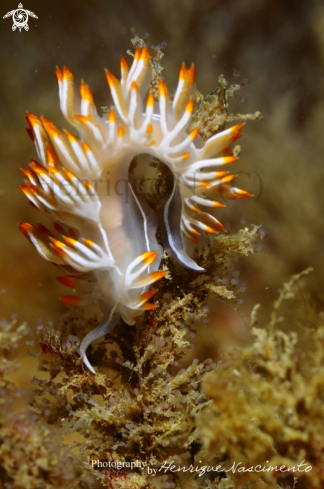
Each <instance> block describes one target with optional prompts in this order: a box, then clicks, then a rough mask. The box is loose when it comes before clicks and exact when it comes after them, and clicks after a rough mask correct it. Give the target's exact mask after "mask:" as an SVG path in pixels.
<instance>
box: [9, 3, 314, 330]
mask: <svg viewBox="0 0 324 489" xmlns="http://www.w3.org/2000/svg"><path fill="white" fill-rule="evenodd" d="M22 3H23V6H24V8H25V9H28V10H31V11H32V12H34V13H35V14H36V15H37V16H38V19H33V18H31V17H30V18H29V31H28V32H26V31H24V30H22V32H21V33H19V31H18V30H16V31H15V32H13V31H12V29H11V26H12V19H11V18H7V19H2V16H3V15H5V14H6V12H8V11H10V10H13V9H16V8H17V5H18V0H2V1H1V4H0V5H1V12H0V14H1V19H0V60H1V64H0V84H1V103H0V151H1V158H0V164H1V172H0V206H1V223H0V233H1V240H0V260H1V262H0V289H1V288H3V289H5V290H6V293H5V294H4V295H3V296H2V297H1V303H2V304H3V306H4V307H5V308H6V309H7V310H9V311H14V312H16V313H18V315H19V316H20V317H21V318H23V319H26V320H28V321H29V322H30V324H31V325H33V324H35V322H36V321H37V318H38V317H43V318H45V319H46V320H54V321H55V322H56V321H57V320H58V318H59V317H60V315H61V314H62V313H63V312H64V311H65V310H66V307H65V306H64V304H62V303H61V302H60V301H59V300H58V297H59V296H60V295H64V294H66V293H69V292H67V290H66V289H65V288H64V287H63V286H62V285H60V284H58V283H57V282H56V281H55V278H54V277H55V276H56V275H57V271H56V270H55V269H54V267H52V266H51V265H50V264H48V263H46V262H45V261H43V260H42V259H41V258H40V257H39V256H38V255H37V253H36V252H35V250H34V249H33V247H32V246H31V245H30V244H29V243H28V241H27V240H26V239H25V238H24V237H23V236H22V235H21V233H19V231H18V229H17V223H18V222H19V221H28V222H32V223H36V222H37V221H38V220H39V215H38V214H37V212H36V211H35V210H33V209H32V208H31V207H30V206H29V205H28V204H27V200H26V198H25V197H24V196H23V195H22V194H21V192H20V191H19V189H18V187H17V186H18V184H19V183H22V181H23V175H22V174H21V173H20V171H19V168H20V167H23V166H27V164H28V160H29V159H30V158H35V157H36V152H35V150H34V147H33V144H32V143H31V141H30V139H29V138H28V136H27V134H26V132H25V127H26V122H25V111H26V110H29V111H31V112H33V113H35V114H37V115H41V114H44V115H46V116H47V117H49V118H50V119H51V120H53V121H54V122H55V123H56V124H57V125H58V126H59V127H62V126H63V127H64V126H65V127H66V125H67V123H66V122H65V121H64V120H63V118H62V116H61V115H60V112H59V104H58V96H57V86H56V82H55V77H54V72H55V66H56V65H59V66H62V65H63V64H66V65H67V66H68V67H69V68H70V70H71V71H72V72H73V73H74V76H75V79H76V80H77V81H78V82H79V81H80V80H81V79H84V80H86V82H87V83H88V84H89V85H90V88H91V90H92V93H93V95H94V98H95V101H96V104H97V107H101V106H105V105H109V103H110V98H109V90H108V87H107V83H106V80H105V76H104V68H109V70H111V71H112V72H113V73H115V74H116V75H118V74H119V57H120V55H122V54H123V55H126V54H125V53H126V50H127V49H129V48H131V43H130V38H131V37H132V34H131V33H130V28H131V27H135V29H136V32H137V33H138V34H139V35H140V36H142V35H143V34H144V33H145V32H149V33H150V38H149V45H151V44H154V45H156V44H158V43H161V42H163V41H166V42H167V44H168V46H167V49H166V51H165V53H166V56H165V58H164V66H165V77H166V81H167V84H168V86H169V88H170V89H174V88H175V86H176V81H177V77H178V73H179V68H180V64H181V62H182V61H186V62H187V64H189V63H191V62H192V61H193V62H194V63H195V64H196V68H197V74H198V89H199V90H200V91H201V92H202V93H204V94H207V93H209V92H211V91H212V90H213V89H214V88H215V87H216V85H217V79H218V76H219V75H220V74H224V76H225V77H226V78H227V79H228V81H229V82H230V83H232V82H233V70H234V69H236V70H239V71H240V72H241V73H242V74H241V76H240V79H243V78H248V80H249V83H248V84H247V86H246V87H244V89H242V93H241V95H242V96H243V97H244V98H247V99H248V102H247V103H246V104H242V103H240V102H239V101H237V100H235V99H233V100H231V101H230V112H233V113H237V112H254V111H256V110H260V111H261V112H262V114H263V119H262V120H261V121H258V122H249V123H248V124H247V125H246V127H245V129H244V136H243V138H242V139H241V141H240V144H241V145H242V155H241V159H240V161H239V163H238V164H237V167H236V170H237V171H244V172H251V179H250V180H249V179H248V177H247V176H246V175H245V176H242V177H241V183H240V185H241V187H242V188H245V189H248V190H252V191H254V192H256V193H257V191H258V181H257V179H256V176H255V175H256V173H258V174H259V175H260V177H261V178H262V182H263V194H262V196H261V198H260V199H259V200H258V201H257V202H256V203H255V202H254V200H255V199H251V200H249V201H245V202H236V203H235V205H234V206H232V207H231V208H230V212H229V213H228V212H227V214H226V211H223V210H221V211H220V213H221V212H222V213H223V212H224V214H222V215H219V218H220V220H221V221H222V222H224V219H225V224H227V227H229V228H230V230H232V231H235V230H237V229H239V228H240V226H241V220H242V218H243V219H244V218H245V219H246V221H247V224H251V223H256V224H262V226H263V229H264V230H265V231H266V233H267V235H266V238H265V240H264V248H263V251H262V252H261V253H258V254H256V255H253V256H251V257H250V258H248V259H242V260H240V261H239V262H237V263H236V264H235V269H237V270H239V271H240V273H241V275H240V276H241V279H242V281H243V282H244V283H246V285H247V290H246V292H245V293H244V295H243V296H242V298H243V299H244V301H245V303H244V304H243V305H242V306H239V307H238V311H235V308H234V306H233V305H224V304H223V303H221V302H220V303H219V304H218V303H216V306H217V307H214V308H213V318H212V321H211V323H210V324H209V326H208V328H211V327H213V324H215V325H216V326H215V327H217V325H218V327H221V329H222V330H226V331H228V337H231V338H232V339H233V338H234V339H235V338H237V339H240V337H242V336H243V335H244V333H242V325H243V326H244V321H246V318H247V316H248V315H249V313H250V311H251V308H252V307H253V305H254V304H255V303H257V302H260V303H261V304H262V306H263V310H264V311H267V310H268V309H269V308H270V306H271V304H272V302H273V299H274V298H275V297H276V294H277V289H278V288H279V287H280V286H281V284H282V282H283V281H286V280H288V278H289V277H290V275H291V274H293V273H297V272H300V271H302V270H303V269H304V268H306V267H308V266H310V265H312V266H313V267H314V268H315V271H314V273H313V274H312V276H311V278H309V279H308V290H309V291H310V293H311V294H312V297H313V298H314V299H315V300H316V302H317V303H318V304H319V305H321V304H322V302H323V300H324V293H323V291H322V289H321V286H322V283H323V274H324V273H323V252H324V226H323V209H324V190H323V183H324V179H323V174H324V172H323V159H324V151H323V150H324V101H323V88H324V82H323V80H324V79H323V68H324V66H323V65H324V5H323V2H322V1H319V0H318V1H316V0H314V1H306V0H296V1H285V0H226V1H221V0H163V1H162V0H133V1H127V0H119V1H116V0H115V1H111V0H96V1H91V2H90V1H82V0H81V1H72V0H65V1H55V2H54V1H48V0H44V1H36V0H24V1H23V2H22ZM244 178H245V179H244ZM240 185H238V186H240ZM223 215H224V216H226V217H223ZM218 306H219V307H218ZM243 329H244V328H243Z"/></svg>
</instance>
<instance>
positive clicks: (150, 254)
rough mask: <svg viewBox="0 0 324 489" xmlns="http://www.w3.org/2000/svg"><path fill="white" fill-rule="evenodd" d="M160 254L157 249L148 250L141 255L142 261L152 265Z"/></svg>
mask: <svg viewBox="0 0 324 489" xmlns="http://www.w3.org/2000/svg"><path fill="white" fill-rule="evenodd" d="M157 256H158V254H157V253H156V251H146V252H145V253H143V254H142V255H140V257H141V258H142V261H143V262H144V263H146V264H147V265H151V263H153V262H154V260H155V258H156V257H157Z"/></svg>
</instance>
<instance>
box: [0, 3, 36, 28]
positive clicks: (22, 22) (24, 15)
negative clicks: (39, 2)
mask: <svg viewBox="0 0 324 489" xmlns="http://www.w3.org/2000/svg"><path fill="white" fill-rule="evenodd" d="M11 15H12V20H13V25H12V30H13V31H15V30H16V29H17V27H18V29H19V32H21V29H22V28H24V29H25V31H28V30H29V25H28V16H29V15H30V16H31V17H34V18H35V19H38V17H37V15H35V14H34V12H31V11H30V10H25V9H23V4H22V3H20V4H19V5H18V8H17V10H11V12H7V13H6V15H4V16H3V17H2V18H3V19H6V18H7V17H10V16H11Z"/></svg>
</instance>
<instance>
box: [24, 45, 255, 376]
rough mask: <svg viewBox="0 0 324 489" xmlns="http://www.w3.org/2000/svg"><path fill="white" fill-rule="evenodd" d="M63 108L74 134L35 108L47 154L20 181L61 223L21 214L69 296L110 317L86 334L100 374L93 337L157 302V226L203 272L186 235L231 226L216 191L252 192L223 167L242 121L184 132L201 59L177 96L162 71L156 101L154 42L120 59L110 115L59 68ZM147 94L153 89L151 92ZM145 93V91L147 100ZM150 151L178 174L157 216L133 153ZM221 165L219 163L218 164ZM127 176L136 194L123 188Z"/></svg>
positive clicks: (33, 129) (33, 125) (37, 139)
mask: <svg viewBox="0 0 324 489" xmlns="http://www.w3.org/2000/svg"><path fill="white" fill-rule="evenodd" d="M56 77H57V82H58V90H59V99H60V106H61V110H62V112H63V114H64V116H65V118H66V119H67V121H68V122H69V123H70V124H71V125H72V126H73V127H74V129H75V130H76V131H77V132H78V134H79V137H76V136H75V135H74V134H73V133H72V132H70V131H68V130H63V131H61V130H59V129H58V128H57V127H56V126H55V124H54V123H53V122H51V121H50V120H49V119H47V118H45V117H40V118H38V117H37V116H35V115H33V114H31V113H27V121H28V124H29V128H28V129H27V131H28V133H29V135H30V137H31V139H32V140H33V141H34V143H35V146H36V150H37V153H38V157H39V160H40V163H38V162H36V161H34V160H32V161H31V162H30V168H29V169H24V170H23V173H24V175H25V176H26V177H27V178H26V181H25V184H24V185H21V187H20V188H21V190H22V191H23V192H24V194H25V195H26V196H27V197H28V199H29V201H30V203H31V204H32V206H33V207H35V208H36V209H38V210H40V211H41V212H42V213H43V214H44V215H45V216H47V217H49V218H50V219H51V220H52V221H53V227H54V228H55V230H56V234H53V233H52V232H51V231H50V230H49V229H47V228H46V227H45V226H43V225H40V224H39V225H37V226H33V225H31V224H28V223H21V224H20V230H21V231H22V232H23V233H24V235H25V236H26V237H27V238H28V239H29V240H30V241H31V242H32V244H33V245H34V246H35V248H36V250H37V251H38V253H39V254H40V255H41V256H42V257H43V258H44V259H45V260H48V261H49V262H51V263H53V264H55V265H56V266H58V267H59V268H60V269H61V270H63V272H64V273H65V274H66V275H64V276H60V277H58V280H59V282H61V283H62V284H64V285H66V286H68V287H71V288H73V289H77V290H79V291H80V292H81V295H80V296H64V297H62V300H63V301H64V302H66V303H67V304H71V305H86V304H89V303H91V302H95V301H97V302H98V304H99V305H100V308H101V310H102V312H103V319H102V320H101V322H100V324H99V325H98V326H97V328H95V329H94V330H93V331H91V332H90V333H88V334H87V335H86V336H85V338H84V339H83V341H82V343H81V346H80V352H81V356H82V358H83V361H84V363H85V365H86V366H87V367H88V368H89V369H90V370H91V372H93V373H95V371H94V369H93V368H92V366H91V365H90V363H89V361H88V359H87V356H86V349H87V347H88V346H89V345H90V344H91V343H92V342H93V341H94V340H96V339H97V338H100V337H102V336H104V335H106V334H107V333H108V332H109V331H110V330H111V329H112V328H113V327H114V326H115V325H116V323H117V322H118V320H119V318H120V317H121V318H122V319H123V320H124V321H125V322H126V323H127V324H129V325H133V324H135V318H136V317H137V316H138V315H139V314H141V313H142V312H143V311H145V310H149V309H153V308H155V307H156V306H155V304H153V303H150V302H149V300H150V298H151V297H152V296H153V295H154V293H155V291H154V290H148V289H149V286H150V285H151V284H153V283H154V282H155V281H157V280H159V279H161V278H162V277H164V276H165V272H164V271H161V270H159V266H160V262H161V258H162V252H163V249H162V247H161V246H160V245H159V243H158V242H157V239H156V231H157V227H158V225H159V226H160V228H161V231H162V235H163V239H164V242H163V245H164V248H166V249H167V250H168V251H169V252H170V253H172V254H173V256H174V257H175V258H176V259H177V260H178V261H179V262H180V264H182V265H184V266H185V267H189V268H191V269H193V270H196V271H203V269H202V268H201V267H200V266H198V265H197V263H196V262H195V261H194V260H193V259H192V258H191V257H190V256H189V254H188V252H187V245H188V241H187V240H191V241H193V242H195V243H197V242H198V236H199V235H200V233H201V232H206V233H216V232H217V231H218V230H224V227H223V225H222V224H221V223H220V222H219V221H218V220H217V219H216V218H215V217H214V216H213V215H211V214H210V213H209V212H207V211H206V210H202V209H201V207H203V208H206V207H207V208H218V207H223V206H224V205H223V204H222V203H220V202H219V201H217V200H215V199H216V198H217V196H219V195H220V194H222V195H223V196H226V197H227V198H231V199H242V198H245V197H249V196H250V195H251V194H250V193H249V192H246V191H243V190H240V189H237V188H235V187H233V186H232V185H229V183H230V182H231V181H232V180H233V179H234V178H235V175H233V174H231V173H230V172H228V171H226V170H224V169H223V167H224V166H226V165H228V164H230V163H232V162H234V161H235V160H236V159H237V158H236V157H235V156H232V155H228V153H229V148H230V145H231V143H232V142H233V141H235V140H236V139H237V138H239V137H240V136H241V131H242V127H243V124H238V125H236V126H234V127H231V128H229V129H227V130H224V131H222V132H220V133H218V134H216V135H214V136H212V137H211V138H210V139H208V140H207V141H205V142H203V141H202V139H201V138H200V136H199V134H198V129H193V130H191V131H190V132H188V130H187V128H188V126H189V124H190V121H191V117H192V114H193V110H194V94H195V80H196V75H195V68H194V66H193V65H192V66H191V67H190V68H189V69H187V68H186V66H185V64H183V65H182V67H181V70H180V77H179V82H178V86H177V89H176V91H175V95H174V97H173V99H172V100H170V97H169V94H168V89H167V86H166V84H165V82H164V81H163V80H160V83H159V101H158V102H155V100H154V97H153V94H152V92H150V91H148V88H149V85H150V80H151V64H150V54H149V51H148V49H147V47H143V48H137V49H136V52H135V55H134V60H133V63H132V65H131V66H129V64H128V63H127V61H126V60H125V59H124V58H121V79H120V81H119V80H118V79H117V78H116V77H115V76H114V75H113V74H111V73H110V72H109V71H106V77H107V81H108V84H109V87H110V91H111V94H112V98H113V102H114V104H115V106H114V108H111V110H110V111H109V113H108V116H104V117H100V116H99V115H98V113H97V110H96V106H95V104H94V101H93V97H92V94H91V92H90V89H89V87H88V86H87V85H86V84H85V83H84V82H81V88H80V95H81V97H80V98H81V100H77V97H76V96H75V94H74V79H73V75H72V73H71V72H70V71H69V70H68V69H67V68H66V67H63V69H62V70H61V69H59V68H57V70H56ZM147 91H148V94H147V96H146V92H147ZM145 97H146V101H144V100H145ZM141 154H148V155H151V156H154V157H156V158H158V159H159V160H160V161H162V162H163V163H165V164H166V165H167V166H168V167H169V169H170V170H171V171H172V172H173V173H174V174H175V175H177V176H178V178H174V184H173V190H172V192H171V195H170V196H169V197H168V199H167V201H166V203H165V204H164V207H163V213H162V215H161V216H160V222H158V217H157V215H156V214H155V212H154V211H153V210H152V209H151V208H150V207H149V206H148V204H147V203H146V201H145V198H144V197H141V196H139V195H138V192H136V189H135V186H134V182H133V181H132V178H130V177H129V166H130V162H131V161H132V159H133V158H134V157H135V156H137V155H141ZM220 167H221V169H219V168H220ZM107 174H109V178H110V181H111V182H112V186H113V185H114V184H115V187H114V188H115V192H113V193H110V192H107V194H106V195H100V192H98V191H97V186H96V185H94V183H93V182H95V183H98V181H99V182H100V181H102V180H100V177H101V179H102V178H103V177H104V176H106V175H107ZM119 182H124V183H125V185H127V186H128V191H129V196H128V197H129V198H128V199H127V201H125V195H124V193H123V192H120V191H118V184H119Z"/></svg>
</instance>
